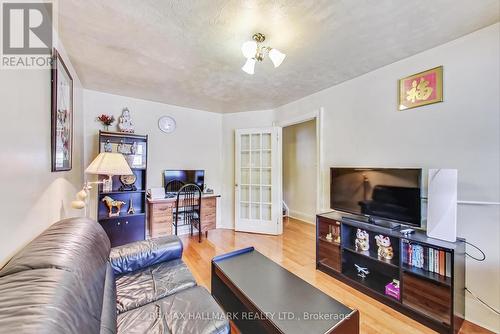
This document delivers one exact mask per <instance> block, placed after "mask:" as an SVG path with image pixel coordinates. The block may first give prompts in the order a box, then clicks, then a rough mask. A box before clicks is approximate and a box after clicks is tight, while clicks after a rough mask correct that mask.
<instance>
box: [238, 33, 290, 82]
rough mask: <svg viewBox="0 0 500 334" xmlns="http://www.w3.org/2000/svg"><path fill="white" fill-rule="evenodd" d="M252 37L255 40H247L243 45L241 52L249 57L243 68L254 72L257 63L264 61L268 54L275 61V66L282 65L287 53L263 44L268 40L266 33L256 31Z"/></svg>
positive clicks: (251, 72) (247, 71)
mask: <svg viewBox="0 0 500 334" xmlns="http://www.w3.org/2000/svg"><path fill="white" fill-rule="evenodd" d="M252 39H253V41H248V42H245V43H243V45H242V46H241V52H242V53H243V56H245V58H247V61H246V62H245V65H243V67H242V68H241V69H242V70H243V71H244V72H246V73H248V74H254V73H255V64H256V63H257V61H263V60H264V56H265V55H266V54H267V55H268V56H269V58H270V59H271V61H272V62H273V65H274V67H278V66H280V65H281V63H282V62H283V60H284V59H285V57H286V54H284V53H282V52H280V51H279V50H277V49H273V48H271V47H269V46H263V45H262V43H263V42H264V41H265V40H266V36H264V34H261V33H260V32H259V33H256V34H255V35H253V36H252Z"/></svg>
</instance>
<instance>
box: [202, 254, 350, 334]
mask: <svg viewBox="0 0 500 334" xmlns="http://www.w3.org/2000/svg"><path fill="white" fill-rule="evenodd" d="M212 296H214V298H215V299H216V300H217V301H218V302H219V304H220V305H221V306H222V307H223V308H224V309H225V311H226V312H227V313H228V317H229V318H230V320H232V321H233V322H234V324H235V325H236V326H237V327H238V329H239V330H240V331H241V332H242V333H245V334H246V333H300V334H304V333H310V334H314V333H318V334H320V333H321V334H324V333H337V334H340V333H341V334H358V333H359V313H358V311H356V310H351V309H350V308H348V307H346V306H344V305H343V304H341V303H339V302H338V301H336V300H335V299H333V298H331V297H330V296H328V295H326V294H324V293H323V292H321V291H320V290H318V289H316V288H315V287H314V286H312V285H310V284H309V283H307V282H305V281H304V280H302V279H301V278H299V277H297V276H295V275H294V274H292V273H290V272H289V271H288V270H286V269H284V268H282V267H281V266H279V265H278V264H276V263H274V262H273V261H271V260H269V259H268V258H266V257H265V256H264V255H262V254H261V253H259V252H258V251H256V250H254V248H253V247H250V248H245V249H242V250H238V251H234V252H231V253H228V254H224V255H221V256H217V257H215V258H214V259H213V260H212Z"/></svg>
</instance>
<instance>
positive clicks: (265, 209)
mask: <svg viewBox="0 0 500 334" xmlns="http://www.w3.org/2000/svg"><path fill="white" fill-rule="evenodd" d="M271 210H272V209H271V205H267V204H262V219H263V220H271V219H272V211H271Z"/></svg>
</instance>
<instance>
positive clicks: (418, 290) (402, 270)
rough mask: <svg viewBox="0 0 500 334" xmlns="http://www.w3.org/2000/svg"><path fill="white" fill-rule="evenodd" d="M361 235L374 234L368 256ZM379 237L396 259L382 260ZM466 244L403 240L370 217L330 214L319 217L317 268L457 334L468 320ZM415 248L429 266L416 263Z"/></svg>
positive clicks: (416, 237)
mask: <svg viewBox="0 0 500 334" xmlns="http://www.w3.org/2000/svg"><path fill="white" fill-rule="evenodd" d="M358 218H360V219H358ZM385 222H387V221H385ZM376 223H379V222H378V221H377V222H376ZM389 223H392V222H391V221H389ZM358 230H363V231H365V233H366V234H367V235H368V240H369V247H368V250H366V251H363V250H358V249H356V239H357V233H358ZM379 235H381V236H382V237H387V238H389V240H390V244H391V246H392V248H393V257H392V258H389V259H387V258H383V257H379V255H378V245H377V236H379ZM464 241H465V240H464V239H460V238H459V239H457V241H456V242H447V241H442V240H437V239H433V238H429V237H427V236H426V234H425V232H423V231H418V230H417V231H415V232H414V233H412V234H408V235H403V234H401V233H400V231H397V230H391V229H389V228H385V227H382V226H380V225H378V224H374V223H373V222H371V223H370V222H368V217H358V216H354V215H343V214H340V213H339V212H329V213H325V214H320V215H317V218H316V269H318V270H321V271H323V272H325V273H327V274H328V275H331V276H333V277H334V278H336V279H338V280H340V281H342V282H344V283H346V284H348V285H350V286H351V287H353V288H355V289H357V290H359V291H361V292H363V293H365V294H367V295H369V296H371V297H373V298H375V299H376V300H378V301H380V302H382V303H384V304H386V305H388V306H390V307H392V308H393V309H395V310H397V311H399V312H401V313H403V314H406V315H407V316H409V317H410V318H412V319H414V320H416V321H419V322H421V323H423V324H424V325H426V326H428V327H430V328H432V329H434V330H435V331H438V332H439V333H446V334H455V333H458V331H459V329H460V326H461V324H462V321H463V319H464V315H465V242H464ZM410 247H411V248H412V249H420V250H421V251H422V252H423V254H424V260H423V264H421V265H419V266H417V264H413V263H412V262H410V258H411V257H410V255H409V254H410V250H409V249H410ZM431 250H432V254H433V257H432V262H430V260H429V259H431V258H430V257H429V254H430V253H431ZM425 254H427V255H425ZM430 263H433V266H432V268H431V267H430V266H429V264H430ZM436 263H437V264H436ZM359 267H361V268H362V269H367V270H368V273H365V272H363V271H362V270H361V269H360V268H359ZM394 280H397V281H399V284H400V285H399V289H398V290H397V293H396V294H393V293H390V291H388V285H389V284H391V282H392V283H393V282H394ZM390 288H391V289H392V288H394V286H392V287H390Z"/></svg>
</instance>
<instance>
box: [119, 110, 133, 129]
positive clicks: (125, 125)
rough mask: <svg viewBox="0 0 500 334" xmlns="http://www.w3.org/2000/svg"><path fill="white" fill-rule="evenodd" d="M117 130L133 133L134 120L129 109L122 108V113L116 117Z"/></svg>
mask: <svg viewBox="0 0 500 334" xmlns="http://www.w3.org/2000/svg"><path fill="white" fill-rule="evenodd" d="M118 130H120V132H127V133H134V132H135V129H134V122H132V117H131V116H130V110H128V108H123V110H122V115H121V116H120V117H119V118H118Z"/></svg>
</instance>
